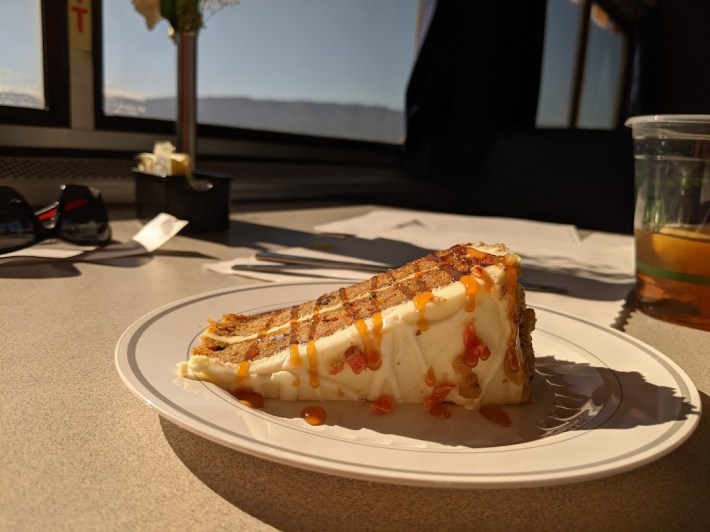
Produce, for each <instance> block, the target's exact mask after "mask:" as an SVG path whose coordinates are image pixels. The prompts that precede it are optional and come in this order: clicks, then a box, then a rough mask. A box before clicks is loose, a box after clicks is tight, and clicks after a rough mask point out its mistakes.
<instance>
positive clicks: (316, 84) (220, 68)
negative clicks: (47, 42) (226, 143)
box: [103, 0, 424, 143]
mask: <svg viewBox="0 0 710 532" xmlns="http://www.w3.org/2000/svg"><path fill="white" fill-rule="evenodd" d="M103 5H104V8H103V9H104V36H105V39H104V80H105V87H104V96H105V109H104V111H105V113H106V114H107V115H122V116H138V117H155V118H166V119H174V117H175V114H176V111H175V103H174V98H175V93H176V87H175V84H176V67H175V61H176V58H175V54H176V52H175V46H174V44H173V43H172V41H171V40H170V38H168V37H167V36H166V29H167V24H166V23H165V22H161V23H160V24H159V25H158V26H157V27H156V28H155V29H154V30H153V31H152V32H150V31H148V30H147V29H146V27H145V24H144V21H143V19H142V17H140V15H138V14H137V13H135V12H134V11H133V8H132V6H131V4H130V2H128V1H126V2H104V4H103ZM423 5H424V3H423V2H418V1H415V0H241V1H240V3H239V4H237V5H235V6H231V7H227V8H225V9H222V10H221V11H219V12H217V13H214V14H212V15H211V16H210V17H209V18H207V19H206V20H205V27H204V28H203V29H202V30H201V31H200V33H199V36H198V51H197V62H198V75H197V92H198V111H197V113H198V122H200V123H202V124H216V125H223V126H234V127H242V128H250V129H259V130H270V131H279V132H289V133H302V134H309V135H318V136H329V137H339V138H350V139H361V140H374V141H381V142H389V143H399V142H401V140H402V137H403V134H404V118H403V108H404V95H405V90H406V85H407V82H408V78H409V73H410V70H411V67H412V64H413V61H414V56H415V52H416V46H417V43H416V32H417V16H418V14H419V11H420V10H421V9H422V6H423Z"/></svg>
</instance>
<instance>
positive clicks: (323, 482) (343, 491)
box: [160, 377, 710, 531]
mask: <svg viewBox="0 0 710 532" xmlns="http://www.w3.org/2000/svg"><path fill="white" fill-rule="evenodd" d="M634 380H635V377H634ZM646 391H652V390H649V389H647V390H646ZM701 400H702V403H703V405H705V407H706V408H707V407H710V398H708V396H706V395H705V394H701ZM160 424H161V428H162V430H163V434H164V435H165V438H166V440H167V442H168V443H169V445H170V446H171V448H172V449H173V451H174V452H175V454H176V455H177V457H178V458H179V459H180V460H181V461H182V462H183V463H184V464H185V466H187V468H188V469H189V470H190V471H191V472H192V473H193V474H194V475H195V476H196V477H197V478H198V479H199V480H200V481H201V482H203V483H204V484H205V485H206V486H207V487H208V488H209V489H211V490H212V491H213V492H214V493H216V494H217V495H218V496H219V497H221V498H223V499H224V500H226V501H228V502H229V503H231V504H232V505H234V506H235V507H237V508H238V509H239V510H240V511H242V512H246V513H247V514H249V515H251V516H253V517H254V518H255V519H258V520H260V521H262V522H263V523H267V524H269V525H271V526H273V527H276V528H277V529H279V530H284V531H291V530H293V531H296V530H298V531H300V530H331V531H339V530H352V529H353V528H358V529H360V530H389V531H396V530H413V529H419V528H421V527H422V526H424V524H425V523H430V524H432V523H435V524H432V528H433V529H439V530H444V529H447V530H452V529H456V528H459V529H462V530H470V528H471V522H472V520H474V521H475V523H476V528H477V529H482V530H487V529H498V528H500V525H501V519H502V518H504V519H505V524H506V527H508V528H511V529H527V528H529V524H530V522H529V520H528V519H529V516H530V515H552V514H554V515H555V519H556V521H557V522H559V523H575V526H577V527H581V528H583V529H584V528H589V529H592V528H596V527H597V526H599V525H600V524H604V523H606V524H608V525H609V526H612V524H613V523H614V522H616V523H617V524H618V521H617V520H618V519H622V518H623V519H628V518H629V513H628V512H629V508H628V505H629V504H630V503H632V504H633V505H634V512H632V514H633V515H634V516H635V519H636V521H635V522H636V523H637V524H640V522H641V521H638V519H640V518H641V516H645V515H647V516H648V517H649V519H651V520H650V521H648V523H649V524H650V523H653V524H654V525H659V524H662V523H661V521H663V519H666V521H667V523H666V524H668V525H673V526H677V525H679V524H681V523H686V524H688V525H692V526H691V527H690V528H695V527H696V525H697V524H698V522H700V521H698V519H699V518H700V519H703V518H702V516H701V514H702V515H704V516H705V518H710V509H709V508H708V507H707V505H706V504H704V502H705V497H706V495H705V493H706V488H707V482H708V481H709V480H710V478H709V473H708V472H710V454H708V452H707V448H706V447H705V442H707V441H708V439H710V418H708V417H707V416H705V418H704V419H703V418H701V419H700V423H699V425H698V428H697V430H696V431H695V433H694V434H693V436H691V437H690V438H689V440H688V441H687V442H685V444H684V445H682V446H681V447H680V448H679V449H678V450H676V451H674V452H673V453H671V454H670V455H668V456H665V457H663V458H661V459H659V460H657V461H656V462H654V463H652V464H647V465H645V466H643V467H639V468H637V469H634V470H631V471H627V472H624V473H619V474H617V475H615V476H614V478H613V479H609V478H601V479H596V480H588V481H585V482H576V483H571V484H564V485H541V486H535V487H530V488H508V489H503V488H489V489H467V490H452V489H450V488H447V487H442V486H433V487H418V486H408V485H395V484H388V483H380V482H373V481H366V480H361V479H355V478H348V477H340V476H334V475H328V474H321V473H318V472H315V471H310V470H307V469H300V468H296V467H291V466H288V465H284V464H281V463H277V462H272V461H268V460H264V459H262V458H258V457H255V456H251V455H249V454H245V453H242V452H238V451H235V450H232V449H229V448H227V447H224V446H222V445H219V444H217V443H214V442H211V441H208V440H206V439H204V438H202V437H200V436H197V435H195V434H193V433H191V432H189V431H187V430H184V429H182V428H180V427H178V426H177V425H175V424H174V423H172V422H171V421H169V420H167V419H165V418H162V417H161V418H160ZM629 494H639V495H638V496H633V497H630V495H629ZM561 500H565V501H575V502H574V504H560V501H561ZM452 501H455V502H452ZM501 501H504V504H503V506H501ZM452 505H453V506H452ZM599 508H603V509H604V511H603V512H602V514H601V515H599ZM679 508H695V509H697V511H696V512H695V513H694V514H692V515H690V514H686V513H685V512H683V513H678V511H677V510H678V509H679ZM452 510H454V511H452ZM187 511H189V510H187ZM659 512H660V513H659ZM516 516H518V517H519V518H520V520H518V521H516V519H517V518H516ZM659 519H660V521H659ZM705 522H707V521H705ZM355 523H357V525H354V524H355ZM612 528H613V527H612Z"/></svg>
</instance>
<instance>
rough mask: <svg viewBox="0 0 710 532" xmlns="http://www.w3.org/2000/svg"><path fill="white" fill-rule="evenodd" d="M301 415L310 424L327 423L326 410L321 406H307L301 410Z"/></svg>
mask: <svg viewBox="0 0 710 532" xmlns="http://www.w3.org/2000/svg"><path fill="white" fill-rule="evenodd" d="M301 417H302V418H303V419H304V420H305V422H306V423H308V424H309V425H313V426H316V425H322V424H323V423H325V410H324V409H323V407H321V406H307V407H305V408H304V409H303V410H301Z"/></svg>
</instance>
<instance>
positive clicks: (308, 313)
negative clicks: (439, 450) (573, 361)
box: [179, 243, 534, 408]
mask: <svg viewBox="0 0 710 532" xmlns="http://www.w3.org/2000/svg"><path fill="white" fill-rule="evenodd" d="M519 273H520V259H519V257H518V256H517V255H515V254H513V253H510V252H509V251H508V249H507V248H506V247H505V246H503V245H494V246H488V245H485V244H483V243H477V244H461V245H457V246H454V247H452V248H450V249H447V250H444V251H438V252H434V253H431V254H429V255H427V256H426V257H423V258H421V259H418V260H416V261H414V262H412V263H409V264H407V265H405V266H403V267H401V268H398V269H394V270H390V271H388V272H386V273H383V274H380V275H376V276H374V277H372V278H371V279H369V280H367V281H364V282H361V283H357V284H355V285H352V286H349V287H345V288H342V289H340V290H338V291H335V292H331V293H328V294H324V295H322V296H320V297H319V298H318V299H316V300H315V301H310V302H307V303H303V304H301V305H296V306H293V307H291V308H287V309H282V310H278V311H274V312H269V313H264V314H258V315H249V316H245V315H238V314H228V315H225V316H223V317H222V319H221V320H219V321H213V322H211V323H210V325H209V327H208V328H207V330H206V331H205V332H204V334H203V335H202V339H201V341H202V344H201V345H200V346H198V347H196V348H195V349H194V350H193V353H192V356H191V358H190V360H189V361H187V362H183V363H181V364H180V365H179V370H180V373H181V375H183V376H186V377H192V378H197V379H202V380H208V381H210V382H213V383H215V384H217V385H219V386H221V387H223V388H225V389H227V390H229V391H232V392H235V391H240V390H248V391H251V392H255V393H258V394H260V395H262V396H264V397H267V398H278V399H284V400H298V399H304V400H305V399H308V400H311V399H321V400H343V399H345V400H367V401H371V402H374V403H377V404H385V403H389V402H420V403H424V404H425V405H427V408H430V407H431V406H432V404H437V403H440V402H442V401H447V402H454V403H457V404H460V405H463V406H465V407H467V408H474V407H475V406H477V405H479V404H511V403H520V402H525V401H527V400H528V398H529V390H530V388H529V380H530V378H531V375H532V371H533V352H532V346H531V343H530V341H531V340H530V332H531V331H532V328H533V327H534V314H533V313H532V311H531V310H529V309H526V308H525V301H524V293H523V290H522V288H521V287H520V285H519V283H518V276H519Z"/></svg>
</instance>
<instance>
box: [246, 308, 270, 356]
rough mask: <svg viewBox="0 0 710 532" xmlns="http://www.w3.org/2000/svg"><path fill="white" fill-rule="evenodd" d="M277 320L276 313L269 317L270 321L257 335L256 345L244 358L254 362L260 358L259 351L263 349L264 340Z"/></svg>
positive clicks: (250, 348)
mask: <svg viewBox="0 0 710 532" xmlns="http://www.w3.org/2000/svg"><path fill="white" fill-rule="evenodd" d="M275 319H276V313H275V312H274V313H272V314H271V316H269V319H268V320H267V321H266V323H265V324H264V327H263V329H260V330H259V332H258V333H257V335H256V338H255V339H254V343H253V344H251V345H250V346H249V349H248V350H247V352H246V354H245V355H244V358H246V359H247V360H253V359H255V358H256V357H258V356H259V349H260V347H261V341H262V340H263V339H264V337H265V336H266V334H267V333H268V332H269V329H271V326H272V325H273V324H274V320H275Z"/></svg>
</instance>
